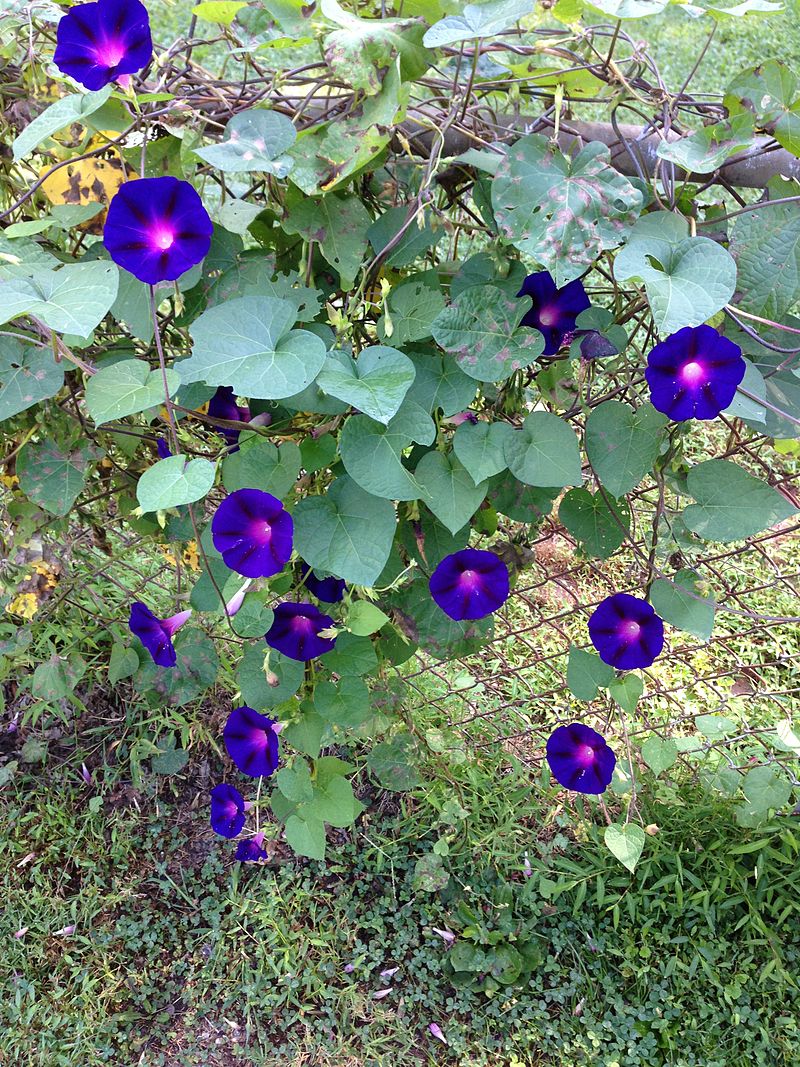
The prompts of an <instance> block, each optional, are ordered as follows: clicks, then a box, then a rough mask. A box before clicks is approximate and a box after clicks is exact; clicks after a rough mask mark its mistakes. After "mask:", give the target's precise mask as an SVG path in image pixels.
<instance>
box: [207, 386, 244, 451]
mask: <svg viewBox="0 0 800 1067" xmlns="http://www.w3.org/2000/svg"><path fill="white" fill-rule="evenodd" d="M208 414H209V415H210V416H211V418H212V419H227V420H228V421H229V422H249V421H250V408H249V407H239V405H238V404H237V403H236V397H235V396H234V394H233V388H232V386H230V385H220V386H219V388H218V389H217V391H216V393H214V395H213V396H212V397H211V399H210V400H209V402H208ZM218 432H219V433H221V434H222V435H223V437H224V438H225V440H226V441H227V442H228V443H229V444H231V445H235V444H236V443H237V442H238V440H239V430H233V429H231V428H229V427H227V426H226V427H222V426H220V427H219V428H218Z"/></svg>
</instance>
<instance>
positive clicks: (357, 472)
mask: <svg viewBox="0 0 800 1067" xmlns="http://www.w3.org/2000/svg"><path fill="white" fill-rule="evenodd" d="M410 444H411V438H410V437H409V436H408V433H407V432H406V429H405V427H404V426H403V421H402V420H401V419H397V420H394V419H393V420H392V422H391V423H390V424H389V425H388V426H383V425H382V424H381V423H379V422H375V421H374V419H370V418H368V417H367V416H366V415H352V416H351V417H350V418H349V419H348V420H347V422H346V423H345V425H344V429H343V430H342V434H341V437H340V438H339V451H340V452H341V455H342V463H344V468H345V470H346V471H347V473H348V474H349V475H350V477H351V478H352V479H353V481H354V482H356V483H357V484H358V485H360V486H361V488H362V489H364V490H365V491H366V492H367V493H372V494H373V495H374V496H379V497H381V498H382V499H384V500H416V499H417V497H418V496H420V492H421V491H420V487H419V485H418V484H417V482H416V481H415V479H414V476H413V475H412V474H411V473H410V472H409V471H407V470H406V468H405V467H404V466H403V464H402V463H401V461H400V459H401V455H402V452H403V449H404V448H408V447H409V446H410Z"/></svg>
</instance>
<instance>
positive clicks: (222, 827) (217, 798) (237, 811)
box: [211, 782, 245, 837]
mask: <svg viewBox="0 0 800 1067" xmlns="http://www.w3.org/2000/svg"><path fill="white" fill-rule="evenodd" d="M244 821H245V813H244V797H243V796H242V794H241V793H240V792H239V790H238V789H237V788H236V787H235V786H233V785H228V784H227V783H225V782H223V783H222V784H221V785H215V786H214V788H213V789H212V790H211V829H212V830H213V831H214V833H215V834H219V835H220V837H238V836H239V834H240V833H241V832H242V828H243V827H244Z"/></svg>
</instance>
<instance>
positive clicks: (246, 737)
mask: <svg viewBox="0 0 800 1067" xmlns="http://www.w3.org/2000/svg"><path fill="white" fill-rule="evenodd" d="M276 725H277V724H276V723H275V722H274V721H273V720H272V719H270V718H268V717H267V716H266V715H261V714H260V713H259V712H257V711H254V710H253V708H248V707H247V705H243V706H242V707H240V708H234V709H233V711H232V712H231V713H230V715H229V716H228V721H227V722H226V723H225V729H224V730H223V731H222V739H223V741H224V742H225V748H226V749H227V750H228V755H229V756H230V757H231V759H232V760H233V762H234V763H235V764H236V766H237V767H238V769H239V770H240V771H241V772H242V774H249V775H250V777H251V778H259V777H261V776H262V775H263V776H264V777H268V776H269V775H270V774H272V773H273V771H275V769H276V768H277V766H278V759H279V746H278V732H277V730H276V729H275V727H276Z"/></svg>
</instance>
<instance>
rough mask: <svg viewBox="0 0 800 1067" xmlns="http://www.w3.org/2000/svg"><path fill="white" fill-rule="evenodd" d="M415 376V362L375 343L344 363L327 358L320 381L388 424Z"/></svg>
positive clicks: (328, 388) (338, 395) (341, 397)
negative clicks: (354, 358)
mask: <svg viewBox="0 0 800 1067" xmlns="http://www.w3.org/2000/svg"><path fill="white" fill-rule="evenodd" d="M414 376H415V371H414V364H413V363H412V362H411V360H410V359H409V358H408V357H407V356H404V355H403V353H402V352H398V351H397V349H396V348H387V347H386V346H385V345H373V346H372V347H370V348H364V349H362V351H361V352H360V354H359V357H358V359H357V360H353V359H351V360H348V362H347V363H346V364H344V365H343V364H342V363H341V362H339V360H338V359H332V358H330V357H328V359H327V360H326V362H325V366H324V367H323V368H322V371H321V372H320V375H319V378H318V380H317V384H318V385H319V387H320V389H322V390H323V391H324V392H326V393H328V394H330V395H331V396H335V397H336V398H337V399H339V400H343V401H344V402H345V403H346V404H350V405H351V406H352V407H354V408H358V409H359V411H363V412H364V414H365V415H369V416H370V418H372V419H375V420H376V421H377V422H382V423H384V425H385V424H387V423H388V422H389V421H390V420H391V418H392V417H393V416H394V415H396V414H397V412H398V410H399V408H400V405H401V404H402V403H403V398H404V397H405V395H406V393H407V392H408V390H409V389H410V388H411V383H412V382H413V381H414Z"/></svg>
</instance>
